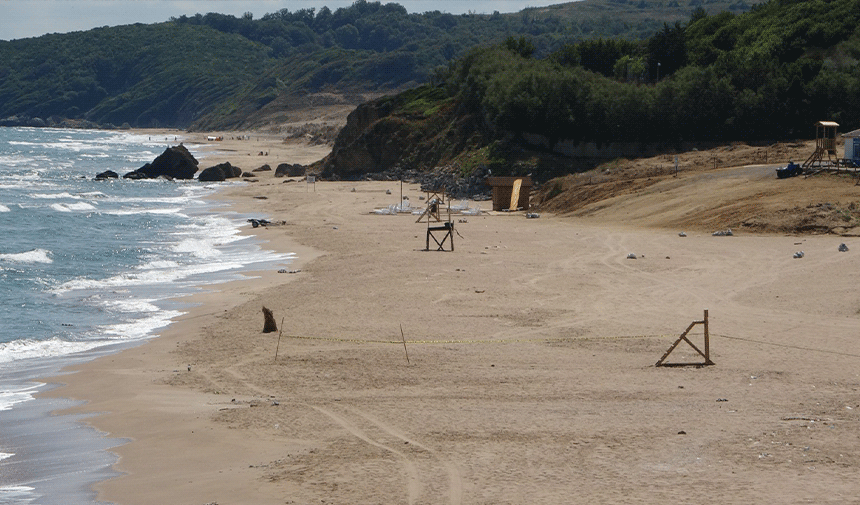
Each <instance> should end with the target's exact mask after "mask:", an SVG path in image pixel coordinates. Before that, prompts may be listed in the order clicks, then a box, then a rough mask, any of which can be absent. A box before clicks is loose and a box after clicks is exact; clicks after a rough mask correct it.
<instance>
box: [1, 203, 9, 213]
mask: <svg viewBox="0 0 860 505" xmlns="http://www.w3.org/2000/svg"><path fill="white" fill-rule="evenodd" d="M0 212H9V207H7V206H5V205H3V204H2V203H0Z"/></svg>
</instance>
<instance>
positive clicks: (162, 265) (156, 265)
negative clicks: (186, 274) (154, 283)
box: [136, 260, 179, 270]
mask: <svg viewBox="0 0 860 505" xmlns="http://www.w3.org/2000/svg"><path fill="white" fill-rule="evenodd" d="M178 267H179V263H177V262H175V261H170V260H155V261H152V262H149V263H146V264H144V265H139V266H137V267H136V268H137V269H138V270H158V269H167V268H178Z"/></svg>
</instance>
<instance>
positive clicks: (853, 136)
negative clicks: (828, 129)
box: [842, 130, 860, 138]
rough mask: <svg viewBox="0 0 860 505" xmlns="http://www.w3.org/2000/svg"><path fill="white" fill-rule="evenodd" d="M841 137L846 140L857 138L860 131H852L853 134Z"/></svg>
mask: <svg viewBox="0 0 860 505" xmlns="http://www.w3.org/2000/svg"><path fill="white" fill-rule="evenodd" d="M842 136H843V137H846V138H857V137H860V130H854V131H853V132H848V133H843V134H842Z"/></svg>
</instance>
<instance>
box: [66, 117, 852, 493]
mask: <svg viewBox="0 0 860 505" xmlns="http://www.w3.org/2000/svg"><path fill="white" fill-rule="evenodd" d="M193 135H196V134H189V135H187V136H186V137H185V139H186V140H185V141H186V143H191V142H192V141H194V139H193V138H192V137H193ZM200 135H201V136H202V138H205V135H204V134H200ZM224 135H225V136H226V135H230V136H231V137H232V136H236V135H237V134H235V133H229V134H224ZM251 135H252V138H251V139H250V140H242V141H240V140H235V139H229V138H228V139H225V141H224V142H223V143H218V146H217V147H216V148H214V149H215V151H216V152H213V153H212V154H211V155H210V156H207V157H206V158H205V160H204V161H203V162H201V168H202V167H204V166H210V165H213V164H215V163H218V162H220V161H230V162H231V163H233V164H234V165H237V166H240V167H241V168H243V169H245V170H252V169H254V168H257V167H258V166H260V165H262V164H263V163H268V164H270V165H271V166H272V168H275V166H276V165H277V164H278V163H303V164H304V163H309V162H312V161H315V160H317V159H320V158H322V157H323V156H324V155H325V154H326V153H327V152H328V150H329V149H330V148H328V147H326V146H309V145H307V144H305V143H303V142H301V141H294V142H291V143H284V142H282V140H281V139H279V138H276V137H258V138H254V137H257V136H256V135H254V134H251ZM261 151H262V152H264V153H266V152H268V153H269V155H268V156H259V155H258V153H259V152H261ZM772 169H773V167H765V166H761V167H746V168H743V169H739V170H738V171H737V172H726V171H723V172H720V173H723V174H724V176H725V177H722V178H720V181H722V183H721V184H719V185H711V186H707V185H698V186H683V185H681V184H680V183H679V180H680V179H667V180H666V181H662V182H660V181H658V182H657V183H655V184H652V185H649V186H648V194H647V195H646V196H644V197H643V196H642V195H641V194H639V195H637V194H635V193H634V194H627V195H624V196H621V197H618V198H616V199H614V200H612V201H610V202H606V201H604V202H601V203H599V204H595V205H594V206H593V207H591V208H589V209H586V211H583V212H581V213H580V214H582V216H576V217H570V216H557V215H551V214H548V213H542V214H541V216H540V218H539V219H526V218H525V216H524V214H523V213H522V212H514V213H486V212H485V213H483V214H482V215H480V216H460V215H455V216H453V220H454V222H455V229H456V230H457V233H456V234H455V237H454V240H455V250H454V251H453V252H450V251H446V252H440V251H424V250H423V249H424V245H425V232H426V228H427V225H426V223H416V222H415V221H416V216H412V215H409V214H401V215H396V216H392V215H377V214H373V213H372V211H373V210H374V209H378V208H385V207H388V206H389V205H391V204H397V203H398V202H399V200H400V194H401V184H400V183H399V182H317V183H316V184H315V185H308V184H306V183H305V182H304V181H303V180H293V181H291V182H290V181H288V180H286V179H284V178H274V177H273V176H272V173H271V172H261V173H260V175H259V177H258V178H257V181H256V182H247V183H243V184H231V185H227V186H225V187H224V189H223V190H222V191H220V192H219V194H218V196H217V198H218V199H219V200H221V201H222V202H223V204H224V207H225V209H233V210H238V211H241V212H243V213H249V214H258V215H259V217H260V218H265V219H268V220H269V221H271V222H272V223H273V224H272V225H270V226H265V227H259V228H251V227H250V226H249V228H248V230H247V232H248V233H254V234H256V235H257V236H258V237H259V238H260V239H262V240H264V241H265V242H266V246H265V247H267V248H271V249H273V250H276V251H281V252H293V253H296V255H297V259H296V261H294V262H293V263H292V264H290V265H289V266H287V267H285V268H284V270H285V272H283V273H279V272H278V271H277V270H273V271H265V272H255V273H253V275H250V276H249V278H248V279H247V280H244V281H239V282H233V283H230V284H224V285H218V286H216V287H215V288H214V289H215V290H214V291H211V292H206V293H202V294H201V295H198V296H197V297H195V299H194V301H195V302H197V303H199V305H198V306H196V307H194V308H193V309H191V310H190V312H188V313H187V314H186V315H184V316H182V317H181V318H180V319H179V320H177V321H176V322H175V323H174V324H172V325H171V326H169V327H168V328H166V329H165V330H164V331H163V332H162V333H161V335H160V336H159V337H158V338H155V339H152V340H150V341H148V342H147V343H146V344H144V345H141V346H139V347H136V348H133V349H130V350H127V351H124V352H122V353H119V354H115V355H110V356H107V357H105V358H101V359H98V360H96V361H92V362H89V363H87V364H85V365H82V366H79V367H77V368H76V369H75V373H73V374H71V375H63V376H61V377H59V378H57V379H56V381H57V382H61V383H63V384H65V385H64V386H63V387H60V388H57V389H54V390H52V391H50V393H49V394H50V395H52V396H58V397H64V398H72V399H77V400H84V401H85V402H86V403H85V404H84V405H82V406H80V407H76V408H74V409H72V410H71V412H76V413H80V412H87V413H95V415H94V416H92V417H89V418H88V419H87V422H88V423H90V424H92V425H93V426H95V427H96V428H97V429H99V430H102V431H104V432H106V433H108V434H109V436H111V437H117V438H124V439H128V440H129V442H128V443H126V444H124V445H122V446H120V447H118V448H116V449H115V450H114V451H115V452H116V453H117V454H118V455H119V457H120V460H119V462H118V464H117V466H116V469H117V470H118V471H120V472H123V475H122V476H121V477H118V478H115V479H112V480H109V481H106V482H102V483H100V484H98V485H97V487H96V488H97V490H98V492H99V499H101V500H105V501H110V502H114V503H117V504H120V505H134V504H153V503H161V504H177V505H180V504H182V505H185V504H194V505H203V504H213V503H217V504H220V505H228V504H239V503H247V504H250V503H253V504H259V505H268V504H312V503H317V504H318V503H343V504H377V503H386V504H410V505H411V504H439V503H447V504H451V505H459V504H500V503H505V504H557V503H589V502H591V503H629V502H637V503H655V504H656V503H681V502H694V503H810V502H812V503H851V502H856V501H857V500H858V498H857V495H858V490H860V485H858V484H857V479H856V475H857V471H858V467H860V415H858V412H860V367H858V364H860V345H858V342H857V339H858V336H860V295H858V292H857V289H856V285H857V274H856V273H855V271H854V269H853V267H854V266H855V265H856V263H857V258H858V254H860V239H856V238H848V237H839V236H835V235H804V236H793V235H765V234H745V233H740V232H739V233H736V234H735V235H734V236H731V237H715V236H712V235H711V232H712V231H713V229H711V228H709V226H710V227H713V226H716V225H715V224H712V223H708V224H707V226H705V225H702V226H700V227H695V226H692V227H689V228H686V229H684V230H682V229H679V228H678V225H679V223H687V224H689V223H688V222H687V221H685V220H684V216H689V215H693V214H695V213H696V212H701V206H702V205H703V204H702V202H703V201H708V200H709V199H718V198H719V195H718V194H715V189H714V188H715V187H718V188H719V191H720V192H726V194H729V193H731V192H732V191H737V190H739V189H737V188H741V187H748V186H749V182H748V180H747V179H750V178H752V179H755V180H758V179H759V178H760V179H762V180H763V179H764V178H765V177H769V178H772V177H773V172H772ZM741 175H743V176H742V177H741ZM691 177H692V176H691ZM696 177H698V178H700V179H701V178H702V177H701V176H696ZM714 177H716V176H714ZM744 177H746V178H747V179H744ZM798 181H799V180H798ZM798 181H793V182H792V183H796V184H800V183H801V182H798ZM848 184H850V183H846V186H845V188H843V189H844V191H845V193H846V194H851V193H850V190H849V189H848V187H849V186H848ZM733 185H734V186H733ZM691 187H697V188H699V189H698V191H700V194H699V195H698V198H697V197H696V195H692V194H691ZM733 188H734V189H733ZM402 191H403V194H404V195H405V196H407V197H408V198H409V200H410V202H411V203H412V205H413V206H420V205H423V201H422V200H421V199H420V197H422V196H423V195H424V194H423V193H422V192H421V191H420V188H418V187H417V186H415V185H404V186H403V187H402ZM680 195H684V198H680ZM771 196H772V195H771ZM637 198H640V200H637ZM661 201H662V202H664V204H663V205H660V203H659V202H661ZM666 202H671V204H670V203H666ZM470 205H471V206H473V207H474V206H477V205H479V206H480V207H481V208H482V209H484V210H488V209H490V208H491V203H490V202H470ZM643 209H645V210H643ZM680 231H685V232H686V236H685V237H682V236H679V232H680ZM843 242H844V243H846V244H847V245H848V247H849V251H848V252H839V251H838V246H839V244H840V243H843ZM800 250H803V251H804V253H805V254H804V257H803V258H802V259H795V258H793V254H794V253H795V252H797V251H800ZM631 253H632V254H635V255H636V259H629V258H628V255H629V254H631ZM263 306H265V307H268V308H269V309H271V310H272V311H273V312H274V315H275V319H276V321H277V322H278V324H279V325H280V326H281V329H280V330H281V331H280V333H265V334H264V333H262V328H263V315H262V312H261V308H262V307H263ZM705 309H707V310H708V311H709V328H710V354H711V359H712V360H713V361H714V363H715V365H714V366H707V367H683V368H666V367H655V366H654V364H655V363H656V362H657V360H658V359H660V357H661V356H662V355H663V353H664V352H665V351H666V350H667V349H668V348H669V346H670V345H671V344H672V343H673V342H674V341H675V339H676V338H677V337H678V335H679V334H680V333H681V332H682V331H684V329H685V328H687V326H688V325H689V324H690V323H691V322H692V321H696V320H700V319H702V317H703V311H704V310H705ZM703 338H704V337H703V335H702V331H701V326H697V327H696V328H695V329H694V330H693V331H692V332H691V333H690V339H691V340H692V341H693V342H694V343H696V344H697V345H698V344H700V343H701V342H702V340H703ZM402 340H405V341H406V342H405V345H404V343H403V341H402ZM407 352H408V361H407ZM276 353H277V359H276V357H275V355H276ZM691 360H700V357H698V356H697V355H696V354H695V353H694V352H692V349H691V348H690V347H689V346H686V345H684V344H682V345H681V346H679V347H678V348H677V350H676V351H675V352H674V353H673V354H672V355H671V359H670V361H674V362H683V361H691ZM67 412H68V411H67Z"/></svg>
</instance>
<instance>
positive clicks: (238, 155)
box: [36, 129, 319, 503]
mask: <svg viewBox="0 0 860 505" xmlns="http://www.w3.org/2000/svg"><path fill="white" fill-rule="evenodd" d="M129 133H131V134H133V135H137V136H146V137H150V140H151V139H152V138H156V137H160V136H164V135H168V136H169V137H173V136H176V139H175V141H174V139H173V138H168V137H165V139H166V140H168V142H169V145H176V144H179V143H190V144H196V145H200V146H202V149H200V150H198V152H197V155H196V157H197V158H198V160H199V161H200V167H201V170H202V168H205V167H207V166H211V165H215V164H218V163H222V162H224V161H230V162H231V163H233V164H235V165H239V164H240V163H241V164H242V165H245V166H247V165H246V164H247V163H248V160H249V159H250V160H254V161H257V156H252V155H251V153H250V151H248V152H247V153H246V152H245V151H244V150H243V148H246V146H253V148H257V147H258V146H265V147H267V148H269V149H271V150H272V151H276V153H272V154H275V155H276V156H277V155H280V156H282V158H281V159H280V160H279V161H278V163H281V162H286V161H289V162H290V163H295V162H296V161H293V160H295V159H296V158H294V157H289V158H288V159H284V158H283V156H287V155H290V154H292V153H293V151H295V145H296V144H299V143H298V142H292V143H290V144H289V145H283V144H284V143H282V142H280V140H279V139H278V138H276V137H275V136H264V135H261V136H259V137H257V136H256V135H255V137H256V138H257V139H259V138H263V140H262V141H259V140H239V139H232V140H229V141H226V142H217V143H216V142H208V143H207V142H206V140H205V137H206V135H205V134H187V133H186V132H179V131H173V130H160V129H157V130H132V131H129ZM196 136H202V141H200V142H198V140H200V139H196ZM237 136H238V135H237ZM306 151H308V152H305V150H301V152H300V154H299V157H298V159H300V160H302V161H301V162H302V163H307V162H309V161H315V159H309V158H314V157H315V156H317V155H318V152H319V149H314V148H311V149H308V150H306ZM201 152H202V153H203V154H202V155H201ZM272 158H274V159H278V158H275V157H274V156H269V157H268V158H267V159H272ZM276 166H277V163H275V166H273V167H272V170H273V171H274V168H275V167H276ZM250 169H251V167H248V170H250ZM272 173H273V172H269V173H265V174H263V175H264V176H265V175H269V176H271V174H272ZM229 190H230V186H225V187H221V188H219V190H218V191H217V192H216V193H214V194H212V195H210V196H208V197H207V200H208V201H209V202H210V203H212V204H214V206H213V207H212V209H211V210H210V213H213V214H219V213H221V212H237V213H239V214H247V213H248V212H250V211H249V210H248V209H238V208H235V205H233V203H232V202H230V201H229V200H227V199H225V198H223V197H222V196H221V195H222V193H224V192H225V191H229ZM254 231H255V230H251V229H250V227H249V228H248V229H244V228H243V229H242V230H241V231H240V234H241V235H245V236H255V237H256V239H255V240H256V241H257V242H258V243H259V246H260V247H261V248H262V249H265V250H268V251H270V252H273V253H277V254H290V253H291V254H294V255H295V256H294V257H293V258H292V259H291V260H290V262H289V265H290V267H289V268H299V267H298V265H301V264H302V263H303V262H304V261H308V260H309V259H311V258H313V257H314V255H315V254H316V253H315V251H313V250H312V249H310V248H306V247H302V246H300V245H299V244H295V243H292V242H291V241H290V240H289V238H287V237H285V238H281V239H279V240H277V241H276V242H277V245H275V244H272V240H270V239H269V238H267V237H263V236H261V235H260V234H258V233H254ZM264 273H271V272H260V271H256V270H247V271H244V272H242V274H241V275H242V276H243V278H242V279H239V280H234V281H228V282H225V283H218V284H214V285H213V284H208V283H207V284H204V285H202V286H201V287H202V289H203V290H202V291H201V292H199V293H196V294H192V295H189V296H183V297H180V298H176V299H174V302H176V303H181V304H182V305H183V306H185V307H186V308H185V309H183V314H182V315H181V316H179V317H178V318H176V319H175V320H173V321H172V322H171V323H170V325H169V326H167V327H165V328H161V329H159V330H156V334H155V335H154V336H153V337H150V338H149V339H146V340H144V341H139V342H135V343H133V344H131V345H129V344H126V345H123V346H120V349H119V350H118V351H117V350H113V351H106V352H96V354H97V355H99V354H106V356H102V357H101V358H95V359H93V358H89V359H87V358H83V360H84V362H83V363H78V364H73V365H63V366H59V367H58V368H57V370H58V371H59V372H60V374H59V375H52V376H50V377H47V378H43V379H40V381H42V382H44V384H45V385H44V386H43V391H41V392H39V393H37V394H36V396H37V397H38V398H41V399H43V400H46V401H48V402H49V404H50V405H54V406H55V407H53V408H50V409H49V410H51V411H52V415H59V416H63V417H66V418H68V419H70V422H71V423H80V424H82V425H84V426H86V427H88V428H87V429H95V430H96V432H97V433H102V435H101V436H99V435H95V436H96V437H97V438H96V440H95V444H96V445H99V446H104V445H105V444H108V445H112V446H117V447H115V448H111V449H108V450H107V452H110V453H113V454H116V456H117V457H118V458H119V459H120V461H119V462H118V463H117V464H116V465H112V466H113V469H112V470H111V472H112V473H113V474H114V476H113V477H112V478H111V479H109V480H107V481H100V482H96V483H95V484H94V485H92V486H91V487H92V489H93V490H94V491H95V492H96V493H97V495H98V496H99V498H98V499H99V500H100V501H101V500H102V498H101V494H102V493H101V492H99V487H100V486H101V485H102V484H104V483H106V482H111V481H112V480H113V479H115V478H118V477H122V476H123V475H124V470H123V467H122V464H121V461H122V459H123V455H122V449H121V448H122V446H123V445H124V444H126V443H127V441H128V440H131V439H130V438H129V439H125V437H120V438H117V436H116V435H113V434H114V433H116V432H118V431H123V430H125V429H127V423H126V422H124V421H123V422H120V423H119V425H118V427H117V428H116V429H115V430H114V429H107V430H106V429H105V426H103V425H102V424H100V421H101V420H99V421H96V420H94V419H92V417H91V416H93V415H95V416H97V417H100V416H99V413H103V412H106V411H107V410H102V409H101V408H98V409H96V410H95V411H94V410H92V409H91V408H90V407H91V406H92V405H93V404H94V403H99V401H94V400H93V399H89V398H87V396H89V395H88V394H87V393H82V394H80V395H77V394H75V393H74V387H73V385H74V383H75V382H76V381H78V380H82V381H84V382H87V381H90V380H94V379H93V378H92V376H90V375H88V373H87V372H85V370H90V369H91V368H96V369H97V368H98V367H99V366H100V365H99V363H100V362H101V361H108V362H114V361H115V360H117V359H121V358H120V356H125V355H126V354H125V353H129V355H131V354H134V353H137V352H139V353H141V354H142V355H146V354H147V353H149V352H152V351H150V350H148V349H149V348H150V346H154V347H157V346H155V345H154V344H155V343H156V341H159V340H167V339H169V338H170V337H171V335H172V334H181V333H183V332H184V331H185V330H184V328H186V326H190V325H193V324H194V322H193V321H194V320H195V319H198V318H201V317H206V316H209V317H211V316H213V315H214V314H215V313H216V312H217V310H220V309H221V308H223V307H225V304H224V300H225V299H227V298H229V299H232V300H236V303H239V302H238V301H239V300H241V297H242V296H248V295H247V293H246V292H245V291H246V290H247V289H249V286H253V287H254V289H262V288H264V287H269V286H272V285H278V284H280V283H286V282H289V281H290V279H289V277H287V276H281V277H269V278H267V277H265V276H264V275H263V274H264ZM227 293H230V294H229V295H227ZM216 304H217V306H218V309H212V307H213V306H215V305H216ZM108 347H112V346H108ZM88 354H92V352H90V353H88ZM71 361H72V362H73V363H74V362H75V361H80V360H76V359H72V360H71ZM95 375H98V372H96V374H95ZM43 377H44V376H43ZM91 386H92V383H89V385H88V386H87V387H86V388H85V389H88V388H89V387H91ZM110 389H111V388H110V387H106V388H105V390H110ZM100 400H107V398H105V397H104V396H103V397H101V398H100ZM57 405H65V406H64V407H63V408H60V409H59V410H58V409H57V407H56V406H57ZM116 410H118V411H122V410H123V409H122V408H117V409H116ZM82 416H83V417H82ZM76 419H77V420H76ZM165 422H166V423H168V424H169V423H170V421H165ZM106 426H107V427H109V426H110V425H109V424H108V425H106ZM124 439H125V440H126V441H125V442H124V441H123V440H124ZM105 457H107V455H106V454H105ZM106 477H107V475H104V476H102V479H104V478H106ZM88 487H89V486H88ZM116 503H121V501H118V502H116Z"/></svg>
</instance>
